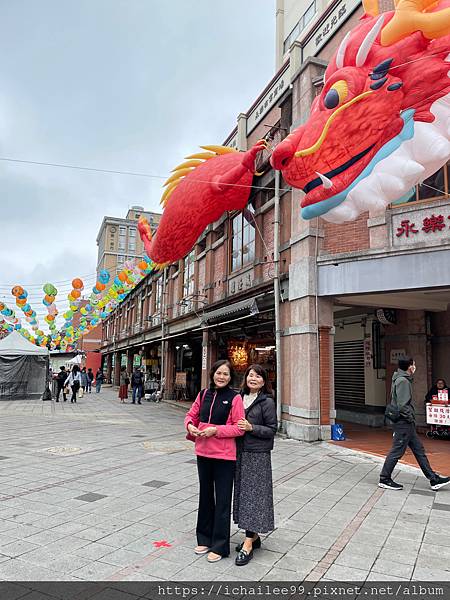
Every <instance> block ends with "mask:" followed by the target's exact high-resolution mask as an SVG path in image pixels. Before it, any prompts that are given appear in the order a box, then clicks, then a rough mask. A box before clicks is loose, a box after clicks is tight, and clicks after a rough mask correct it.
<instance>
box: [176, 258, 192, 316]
mask: <svg viewBox="0 0 450 600" xmlns="http://www.w3.org/2000/svg"><path fill="white" fill-rule="evenodd" d="M194 263H195V252H194V251H192V252H191V253H190V254H188V255H187V256H186V258H185V259H184V264H183V299H182V301H181V306H180V308H181V310H180V313H181V314H184V313H187V312H190V311H191V310H192V295H193V293H194V285H195V281H194Z"/></svg>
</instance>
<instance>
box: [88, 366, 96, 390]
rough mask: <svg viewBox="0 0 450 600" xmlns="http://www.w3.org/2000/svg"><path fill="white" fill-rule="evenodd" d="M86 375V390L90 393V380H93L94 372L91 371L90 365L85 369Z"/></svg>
mask: <svg viewBox="0 0 450 600" xmlns="http://www.w3.org/2000/svg"><path fill="white" fill-rule="evenodd" d="M87 377H88V384H87V391H88V392H89V393H91V392H92V382H93V381H94V373H93V372H92V369H91V367H89V369H88V370H87Z"/></svg>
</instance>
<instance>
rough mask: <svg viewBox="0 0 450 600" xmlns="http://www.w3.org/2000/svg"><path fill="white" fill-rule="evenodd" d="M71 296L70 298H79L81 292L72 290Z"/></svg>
mask: <svg viewBox="0 0 450 600" xmlns="http://www.w3.org/2000/svg"><path fill="white" fill-rule="evenodd" d="M71 295H72V298H79V297H80V296H81V292H80V290H77V289H75V290H72V293H71Z"/></svg>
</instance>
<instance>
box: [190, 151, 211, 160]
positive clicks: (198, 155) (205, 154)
mask: <svg viewBox="0 0 450 600" xmlns="http://www.w3.org/2000/svg"><path fill="white" fill-rule="evenodd" d="M215 156H216V154H214V152H196V153H195V154H189V156H185V158H186V159H191V158H199V159H202V160H208V159H209V158H214V157H215Z"/></svg>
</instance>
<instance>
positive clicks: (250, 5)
mask: <svg viewBox="0 0 450 600" xmlns="http://www.w3.org/2000/svg"><path fill="white" fill-rule="evenodd" d="M274 40H275V0H167V1H165V2H163V1H161V0H52V1H51V0H40V1H39V2H37V1H36V0H14V1H10V0H0V56H1V59H0V157H1V158H5V157H6V158H14V159H23V160H32V161H39V162H51V163H64V164H71V165H80V166H86V167H94V168H101V169H112V170H123V171H134V172H144V173H149V174H155V175H159V176H163V177H166V176H167V175H168V173H169V171H170V170H171V169H172V168H173V167H174V166H176V165H177V164H179V162H181V160H182V158H183V157H184V156H185V155H186V154H189V153H192V152H194V151H195V150H196V149H197V147H198V145H200V144H208V143H209V144H214V143H221V142H222V141H223V140H224V139H225V137H226V136H227V135H228V133H230V132H231V130H232V129H233V127H234V126H235V123H236V116H237V115H238V114H239V113H240V112H244V111H246V110H247V109H248V108H249V106H250V105H251V103H252V102H253V100H254V99H255V98H256V96H257V95H258V94H259V92H260V91H262V89H263V87H264V86H265V85H266V84H267V83H268V81H269V80H270V79H271V77H272V76H273V74H274V69H275V66H274V64H275V60H274V57H275V41H274ZM162 181H163V180H161V179H147V178H138V177H131V176H121V175H106V174H98V173H88V172H83V171H78V170H71V169H61V168H54V167H46V166H31V165H23V164H18V163H10V162H4V161H0V186H1V196H2V198H1V212H0V214H1V217H0V219H1V220H0V223H1V228H0V300H2V299H7V300H8V301H9V302H11V301H12V297H11V295H10V294H9V292H8V293H7V294H6V296H5V292H6V290H7V289H10V287H11V284H16V283H17V284H22V285H24V284H25V286H28V289H29V290H30V295H31V299H32V300H35V301H34V308H35V310H38V309H39V311H41V310H43V309H44V307H43V306H42V304H41V303H40V302H39V304H38V302H37V299H34V296H33V294H36V292H37V290H38V288H36V287H34V288H33V287H32V284H34V285H36V284H42V283H45V282H46V281H50V282H53V283H55V282H59V281H62V280H69V279H72V278H73V277H75V276H84V275H87V274H89V275H90V277H87V278H86V282H87V283H88V284H90V285H91V284H92V282H93V277H94V273H95V266H96V259H97V246H96V241H95V240H96V236H97V233H98V229H99V227H100V224H101V221H102V218H103V216H104V215H112V216H119V217H122V216H125V214H126V211H127V209H128V207H129V206H131V205H134V204H137V205H141V206H144V207H145V208H146V209H147V210H155V211H156V210H158V209H159V198H160V196H161V183H162ZM56 285H57V287H58V284H56ZM60 288H61V292H62V291H63V290H66V293H67V285H66V286H65V287H64V286H60ZM65 295H66V294H64V296H65ZM41 297H42V296H41V292H40V288H39V298H41ZM11 304H13V303H12V302H11Z"/></svg>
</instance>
